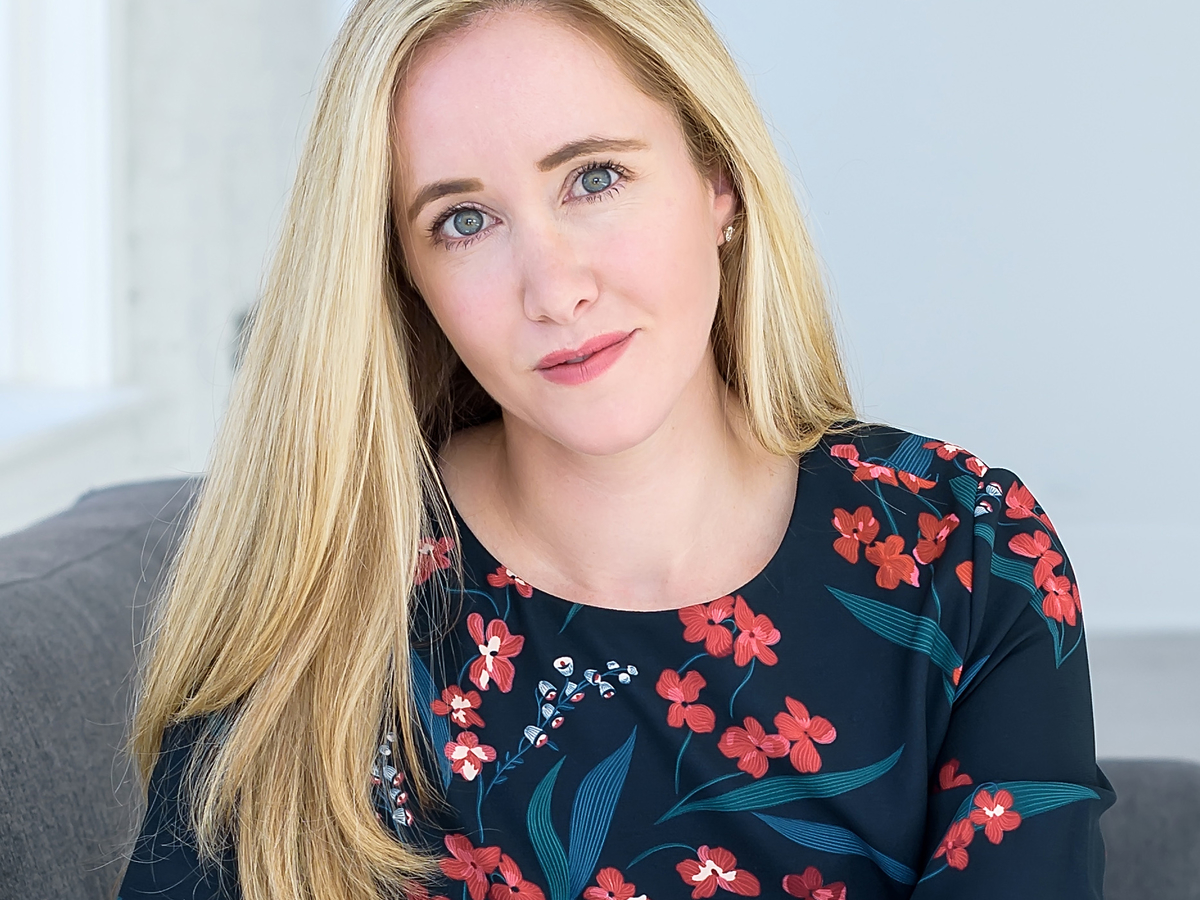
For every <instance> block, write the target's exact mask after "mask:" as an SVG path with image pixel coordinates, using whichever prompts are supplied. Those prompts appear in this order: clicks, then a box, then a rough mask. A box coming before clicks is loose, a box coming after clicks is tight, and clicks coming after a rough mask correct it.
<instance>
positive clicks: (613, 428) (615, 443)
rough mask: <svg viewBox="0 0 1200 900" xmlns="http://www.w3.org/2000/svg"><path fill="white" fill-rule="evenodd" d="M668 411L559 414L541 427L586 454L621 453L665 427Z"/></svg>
mask: <svg viewBox="0 0 1200 900" xmlns="http://www.w3.org/2000/svg"><path fill="white" fill-rule="evenodd" d="M666 418H667V417H666V415H665V414H664V415H662V416H654V415H648V414H647V413H646V411H644V410H643V411H641V415H638V414H637V413H631V412H628V411H621V410H613V411H611V412H608V413H607V414H603V413H596V414H591V415H586V416H577V417H576V416H572V417H570V418H567V419H563V418H558V419H556V420H555V421H552V422H543V423H541V425H540V427H539V426H535V427H538V430H539V431H541V432H542V434H543V435H545V436H546V437H548V438H549V439H550V440H552V441H554V442H555V443H556V444H558V445H560V446H561V447H563V448H564V449H566V450H569V451H571V452H572V453H577V454H580V455H582V456H598V457H599V456H617V455H619V454H622V453H626V452H628V451H630V450H633V449H635V448H637V447H639V446H641V445H643V444H645V443H646V442H647V441H648V440H650V439H651V438H652V437H653V436H654V434H655V433H656V432H657V431H658V430H659V429H660V428H661V427H662V425H663V422H664V421H665V420H666Z"/></svg>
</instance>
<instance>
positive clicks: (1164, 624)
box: [704, 0, 1200, 631]
mask: <svg viewBox="0 0 1200 900" xmlns="http://www.w3.org/2000/svg"><path fill="white" fill-rule="evenodd" d="M704 2H705V6H706V7H707V8H708V9H709V11H710V12H711V15H712V16H713V18H714V21H716V22H717V24H718V26H719V27H720V28H721V30H722V31H723V33H724V34H725V35H726V37H727V40H728V41H729V43H730V44H731V46H732V48H733V50H734V52H735V55H736V56H737V57H738V59H739V62H740V63H741V64H742V66H743V69H744V70H745V71H746V72H748V73H749V74H750V75H751V76H752V78H753V83H754V85H755V86H756V90H757V92H758V94H759V96H760V98H761V102H762V103H763V105H764V107H765V108H766V109H767V111H768V113H769V116H770V118H771V119H772V120H773V123H774V125H775V126H776V127H777V129H778V132H779V135H780V138H781V141H782V142H783V144H784V145H785V152H786V154H787V155H788V157H789V161H790V162H791V163H792V164H793V166H794V169H795V171H796V172H797V174H798V176H799V177H800V178H801V179H802V181H803V185H804V190H805V193H806V195H807V199H808V204H809V211H810V218H811V222H812V225H813V226H814V230H815V238H816V241H817V243H818V246H819V248H820V249H821V251H822V253H823V256H824V259H825V262H826V264H827V266H828V269H829V272H830V275H831V285H832V288H833V291H834V294H835V296H836V298H837V302H838V305H839V311H840V317H841V325H842V334H843V336H844V340H845V348H846V353H847V358H848V360H849V363H850V370H851V373H852V379H853V383H854V387H855V389H856V394H857V398H858V400H859V402H860V404H861V409H862V414H863V415H864V417H866V418H870V419H876V420H883V421H887V422H891V423H893V424H896V425H900V426H902V427H906V428H909V429H912V430H915V431H919V432H922V433H926V434H930V435H935V436H938V437H943V438H946V439H948V440H952V441H954V442H956V443H959V444H962V445H965V446H967V447H970V448H971V449H972V450H973V451H975V452H976V453H978V454H979V455H980V456H981V457H982V458H983V459H984V460H985V461H987V462H988V463H989V464H990V465H993V466H1003V467H1006V468H1011V469H1014V470H1015V471H1016V472H1017V473H1018V474H1019V475H1020V476H1021V477H1022V478H1023V479H1025V480H1026V481H1027V482H1028V484H1029V485H1030V488H1031V489H1032V490H1033V491H1034V493H1035V494H1036V495H1037V496H1038V497H1039V499H1040V500H1041V501H1042V502H1043V503H1044V504H1045V506H1046V508H1047V510H1048V511H1049V513H1050V515H1051V517H1052V518H1053V519H1054V520H1055V523H1056V525H1057V526H1058V528H1059V531H1060V533H1061V534H1062V536H1063V538H1064V540H1065V543H1066V546H1067V548H1068V550H1069V551H1070V553H1071V556H1072V561H1073V562H1074V564H1075V567H1076V569H1077V574H1078V578H1079V582H1080V588H1081V591H1082V593H1083V599H1084V610H1085V615H1086V616H1087V621H1088V625H1089V628H1091V629H1092V630H1093V631H1105V630H1117V629H1152V628H1159V629H1161V628H1185V627H1186V628H1193V629H1196V628H1200V588H1198V587H1197V581H1196V579H1195V576H1194V574H1193V566H1192V560H1193V559H1195V558H1196V550H1195V548H1194V537H1193V536H1192V533H1191V532H1192V530H1193V529H1192V528H1191V525H1190V523H1191V521H1192V518H1193V517H1194V515H1195V512H1194V511H1195V510H1196V508H1197V507H1198V506H1200V479H1197V477H1196V476H1195V475H1194V474H1193V470H1194V469H1195V466H1194V465H1193V464H1192V462H1191V458H1192V453H1193V448H1194V446H1195V445H1196V443H1197V439H1198V438H1200V426H1198V425H1197V422H1196V412H1197V397H1198V394H1200V392H1198V388H1200V375H1198V374H1197V373H1198V367H1197V364H1196V358H1197V354H1198V348H1197V346H1196V333H1197V326H1198V325H1200V288H1198V287H1197V285H1198V284H1200V249H1198V248H1200V212H1198V211H1200V53H1198V52H1197V48H1198V47H1200V4H1196V3H1194V2H1188V0H1150V2H1144V3H1128V2H1124V3H1117V2H1113V0H1053V2H1047V0H1041V2H1033V0H1011V2H1008V3H1003V4H979V3H961V2H951V0H921V2H910V3H892V2H884V0H843V2H839V3H816V2H811V0H704Z"/></svg>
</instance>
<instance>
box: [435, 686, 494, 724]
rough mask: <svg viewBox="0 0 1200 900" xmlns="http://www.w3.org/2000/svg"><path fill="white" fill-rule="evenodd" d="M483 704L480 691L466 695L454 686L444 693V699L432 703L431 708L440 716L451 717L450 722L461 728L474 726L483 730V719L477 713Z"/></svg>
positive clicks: (468, 692) (469, 692)
mask: <svg viewBox="0 0 1200 900" xmlns="http://www.w3.org/2000/svg"><path fill="white" fill-rule="evenodd" d="M482 703H483V699H482V698H481V697H480V696H479V692H478V691H467V692H466V693H465V694H464V693H463V689H462V688H460V687H459V686H458V685H457V684H452V685H450V687H448V688H446V689H445V690H444V691H442V699H440V700H433V701H431V702H430V704H429V707H430V709H432V710H433V711H434V712H435V713H436V714H437V715H439V716H449V717H450V721H452V722H454V723H455V724H456V725H458V727H459V728H470V727H471V726H472V725H477V726H479V727H480V728H482V727H483V719H482V718H480V716H479V713H477V712H475V710H477V709H479V707H480V706H481V705H482Z"/></svg>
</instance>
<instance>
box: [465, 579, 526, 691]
mask: <svg viewBox="0 0 1200 900" xmlns="http://www.w3.org/2000/svg"><path fill="white" fill-rule="evenodd" d="M489 577H490V576H489ZM467 631H469V632H470V633H471V640H473V641H474V642H475V643H476V644H477V645H478V646H479V657H478V658H477V659H475V660H474V661H473V662H472V663H471V667H470V669H469V670H468V675H469V676H470V678H471V683H472V684H474V685H475V687H477V688H479V689H480V690H481V691H486V690H487V689H488V687H489V686H490V685H491V683H492V682H493V681H494V682H496V686H497V687H498V688H500V690H501V691H503V692H504V693H508V692H509V691H511V690H512V683H513V675H514V674H515V673H516V671H517V670H516V668H515V667H514V666H513V664H512V663H511V662H509V659H510V658H511V657H514V656H516V655H517V654H518V653H520V652H521V648H522V647H524V646H525V638H523V637H522V636H521V635H519V634H510V633H509V631H508V626H507V625H505V624H504V620H503V619H492V621H490V622H488V625H487V630H486V631H484V628H483V616H481V615H480V614H479V613H474V612H473V613H471V614H470V615H469V616H467Z"/></svg>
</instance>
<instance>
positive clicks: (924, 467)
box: [884, 434, 974, 499]
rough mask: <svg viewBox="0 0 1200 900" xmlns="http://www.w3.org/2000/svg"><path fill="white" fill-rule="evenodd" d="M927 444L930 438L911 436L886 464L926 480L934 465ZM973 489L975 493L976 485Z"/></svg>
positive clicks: (902, 442)
mask: <svg viewBox="0 0 1200 900" xmlns="http://www.w3.org/2000/svg"><path fill="white" fill-rule="evenodd" d="M927 443H929V439H928V438H924V437H921V436H920V435H916V434H910V435H909V436H908V437H906V438H905V439H904V440H903V441H901V442H900V446H899V447H897V448H896V449H895V450H893V451H892V454H891V455H890V456H889V457H888V458H887V459H886V460H884V462H885V463H886V464H887V465H889V466H891V467H892V468H893V469H899V470H900V471H903V472H910V473H912V474H913V475H920V476H921V477H922V478H924V477H926V476H927V475H928V474H929V468H930V466H931V465H932V464H933V451H932V450H929V449H926V447H925V445H926V444H927ZM971 489H972V491H974V485H972V488H971ZM972 499H973V498H972Z"/></svg>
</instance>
